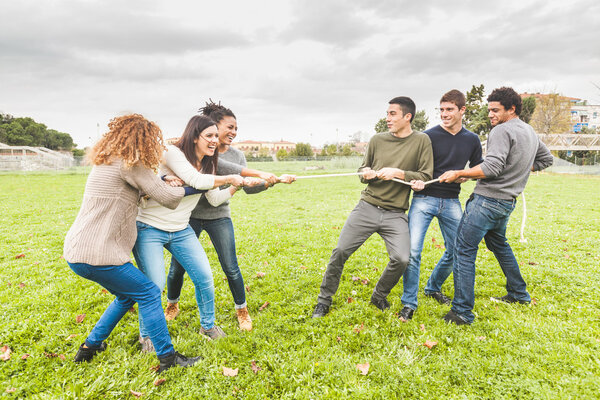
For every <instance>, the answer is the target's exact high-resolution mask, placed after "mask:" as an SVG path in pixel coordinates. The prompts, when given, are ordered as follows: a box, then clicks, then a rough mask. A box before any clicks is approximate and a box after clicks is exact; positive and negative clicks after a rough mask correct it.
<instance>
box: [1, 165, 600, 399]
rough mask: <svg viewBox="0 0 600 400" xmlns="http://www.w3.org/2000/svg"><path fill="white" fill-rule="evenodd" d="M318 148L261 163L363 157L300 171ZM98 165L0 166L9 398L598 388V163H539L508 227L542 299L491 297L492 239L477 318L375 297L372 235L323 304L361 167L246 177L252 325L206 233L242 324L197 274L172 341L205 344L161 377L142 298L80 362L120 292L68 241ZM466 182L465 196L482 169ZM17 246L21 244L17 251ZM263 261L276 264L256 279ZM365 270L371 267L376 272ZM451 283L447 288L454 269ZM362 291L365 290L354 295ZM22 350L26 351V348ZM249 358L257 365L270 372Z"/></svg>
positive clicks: (430, 250)
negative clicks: (212, 315)
mask: <svg viewBox="0 0 600 400" xmlns="http://www.w3.org/2000/svg"><path fill="white" fill-rule="evenodd" d="M306 165H307V163H257V164H252V165H251V167H255V168H261V169H265V170H272V171H273V172H276V173H283V172H287V173H298V174H306V173H313V174H323V173H334V172H344V171H349V170H352V169H353V168H354V167H355V165H343V164H337V165H336V164H335V163H334V162H325V163H323V166H324V168H325V169H324V170H317V171H308V172H303V171H302V169H303V167H304V166H306ZM308 165H316V163H308ZM85 180H86V176H85V175H84V174H18V175H10V174H3V175H1V176H0V187H1V188H2V190H1V191H0V215H1V217H0V218H1V220H0V222H1V223H0V260H1V265H2V267H3V268H2V269H3V278H2V280H1V281H0V343H1V344H3V345H6V346H9V347H10V348H11V349H12V354H11V356H12V357H11V359H10V360H8V361H0V382H2V384H1V386H0V397H2V398H43V399H55V398H107V399H110V398H134V397H133V395H131V394H130V391H131V390H133V391H136V392H142V393H144V395H143V397H142V398H202V397H205V398H249V399H255V398H268V399H271V398H284V399H291V398H297V399H309V398H315V399H316V398H334V399H345V398H352V399H367V398H444V399H446V398H464V399H471V398H481V399H496V398H499V399H514V398H535V399H569V398H573V399H581V398H583V399H585V398H590V399H591V398H597V397H598V393H600V360H599V357H600V356H599V355H598V354H600V351H599V350H600V326H599V325H600V289H599V287H600V273H599V272H598V265H599V264H600V251H599V250H598V243H600V233H599V229H598V227H599V226H600V203H599V202H598V189H600V178H598V177H585V176H561V175H550V174H540V175H539V176H536V175H532V176H531V178H530V181H529V184H528V186H527V189H526V196H527V197H526V200H527V205H528V210H527V216H528V219H527V221H528V223H527V227H526V237H527V239H528V242H527V243H525V244H524V243H520V242H519V228H520V222H521V215H522V204H521V203H520V202H519V204H518V206H517V208H516V210H515V212H514V214H513V216H512V217H511V222H510V224H509V230H508V237H509V241H510V243H511V245H512V246H513V249H514V251H515V254H516V256H517V259H518V260H519V262H520V264H521V268H522V272H523V275H524V277H525V280H526V281H527V283H528V290H529V291H530V293H531V295H532V297H533V298H535V303H536V304H535V305H531V306H521V305H501V304H495V303H492V302H490V301H489V297H490V296H497V295H503V294H505V289H504V283H505V280H504V277H503V275H502V272H501V270H500V268H499V266H498V264H497V262H496V261H495V259H494V257H493V255H492V254H491V253H490V252H488V251H487V250H484V246H482V247H481V249H480V252H479V256H478V259H477V282H476V288H475V294H476V303H475V310H474V311H475V312H476V314H477V319H476V321H475V323H474V324H473V325H471V326H467V327H464V326H462V327H456V326H448V325H446V324H445V323H444V322H443V321H442V320H441V317H442V316H443V315H444V314H445V313H446V312H447V309H448V307H446V306H442V305H439V304H437V303H435V302H434V301H433V300H431V299H429V298H425V297H424V296H423V295H422V294H420V295H419V304H420V307H419V310H418V311H417V312H416V313H415V317H414V319H413V320H412V321H410V322H408V323H401V322H400V321H399V320H398V319H397V317H396V315H395V313H397V312H398V311H399V310H400V308H401V303H400V296H401V293H402V284H401V283H400V284H399V285H398V287H396V288H395V289H394V290H393V291H392V293H391V295H390V297H389V300H390V302H391V304H392V309H391V311H387V312H384V313H382V312H379V311H378V310H376V309H375V308H374V307H372V306H370V305H369V298H370V294H371V291H372V290H373V287H374V285H375V283H376V282H377V279H378V277H379V275H380V273H381V271H382V269H383V268H384V267H385V265H386V263H387V256H386V252H385V247H384V245H383V242H382V240H381V239H380V238H379V237H378V236H376V235H375V236H373V237H372V238H371V239H369V240H368V241H367V242H366V243H365V244H364V245H363V246H362V247H361V248H360V249H359V250H358V251H357V252H356V253H355V254H354V255H353V256H352V257H351V258H350V260H349V261H348V262H347V264H346V268H345V271H344V275H343V276H342V282H341V285H340V288H339V290H338V293H337V295H336V296H335V297H334V303H333V306H332V311H331V313H330V314H329V315H328V316H327V317H325V318H322V319H319V320H312V319H311V318H310V317H309V316H310V313H311V312H312V308H313V307H314V305H315V302H316V298H317V294H318V290H319V285H320V283H321V279H322V275H323V272H324V270H325V266H326V264H327V261H328V259H329V256H330V254H331V250H332V249H333V248H334V247H335V244H336V242H337V239H338V236H339V233H340V229H341V227H342V225H343V224H344V221H345V219H346V217H347V216H348V214H349V212H350V210H351V209H352V208H353V207H354V206H355V204H356V202H357V201H358V198H359V195H360V190H361V188H362V185H361V184H360V183H359V182H358V179H357V178H356V177H342V178H329V179H315V180H302V181H298V182H296V183H294V184H293V185H291V186H288V185H277V186H275V187H274V188H272V189H269V190H268V191H266V192H263V193H260V194H257V195H252V196H248V195H245V194H243V193H240V194H238V195H236V196H235V198H234V200H233V201H232V208H233V213H234V215H233V219H234V224H235V228H236V236H237V246H238V256H239V261H240V265H241V267H242V271H243V273H244V278H245V281H246V285H247V286H248V289H249V293H248V304H249V309H250V313H251V316H252V317H253V320H254V326H255V330H254V331H252V332H249V333H247V332H246V333H242V332H240V331H238V329H237V320H236V319H235V314H234V310H233V301H232V298H231V294H230V292H229V289H228V287H227V283H226V282H225V281H224V279H223V277H224V274H223V273H222V271H221V269H220V267H219V264H218V261H217V259H216V254H215V252H214V249H213V248H212V247H211V245H210V243H209V241H208V239H207V237H206V235H203V236H202V238H201V241H202V244H203V246H204V248H205V249H206V250H207V253H208V255H209V258H210V260H211V265H212V266H213V271H214V276H215V286H216V288H215V292H216V307H217V320H218V323H219V324H221V326H223V328H224V329H225V331H226V332H227V333H228V335H229V336H228V337H227V338H225V339H223V340H220V341H218V342H208V341H206V340H204V339H203V338H202V337H200V335H199V334H198V330H199V328H200V326H199V321H198V315H197V308H196V305H195V298H194V295H193V286H192V284H191V282H190V281H189V279H186V283H185V286H184V291H183V293H182V303H181V306H182V314H180V316H179V317H178V318H177V319H176V320H175V321H173V322H170V323H169V330H170V332H171V335H172V337H173V341H174V344H175V347H176V349H177V350H179V351H180V352H182V353H184V354H189V355H202V356H203V357H204V360H203V361H202V363H201V364H200V365H199V366H196V367H192V368H187V369H181V368H173V369H171V370H169V371H167V372H166V373H164V374H162V375H161V377H163V378H165V379H166V382H165V383H164V384H163V385H161V386H154V384H153V382H154V380H155V379H156V375H155V373H154V372H152V371H151V370H150V367H152V366H153V365H156V364H157V360H156V357H155V356H153V355H149V354H142V353H140V351H139V345H138V344H137V336H138V333H137V316H136V315H135V314H134V313H129V314H128V315H127V316H126V317H125V318H124V319H123V320H122V321H121V323H120V324H119V325H118V326H117V328H116V329H115V331H114V332H113V333H112V335H111V336H110V338H109V339H108V345H109V347H108V350H107V351H105V352H104V353H102V354H100V355H98V356H97V357H96V358H95V359H94V360H93V361H92V362H90V363H86V364H81V365H77V364H75V363H73V362H72V361H71V360H72V358H73V356H74V354H75V352H76V349H77V347H78V346H79V344H80V343H81V342H82V341H83V339H84V338H85V336H86V334H87V333H88V332H89V331H90V330H91V328H92V327H93V325H94V323H95V322H96V321H97V320H98V318H99V317H100V315H101V313H102V312H103V311H104V310H105V308H106V307H107V305H108V304H109V303H110V301H111V300H112V297H111V296H110V295H108V294H103V293H102V290H101V287H100V286H99V285H97V284H95V283H93V282H90V281H87V280H85V279H82V278H80V277H78V276H77V275H75V274H74V273H73V272H71V270H70V269H69V268H68V266H67V265H66V263H65V261H64V260H63V259H62V258H61V254H62V243H63V239H64V236H65V233H66V232H67V230H68V228H69V226H70V224H71V223H72V221H73V220H74V218H75V216H76V214H77V212H78V210H79V206H80V202H81V195H82V193H83V189H84V185H85ZM464 186H465V187H464V195H463V196H462V200H463V203H464V199H465V197H466V195H467V194H468V193H470V192H471V190H472V187H473V183H468V184H465V185H464ZM432 238H435V239H436V243H441V242H442V237H441V234H440V231H439V228H438V227H437V225H436V224H435V223H434V224H432V226H431V228H430V231H429V232H428V235H427V238H426V242H425V243H426V244H425V249H424V251H423V260H422V273H421V288H422V287H423V285H424V284H425V282H426V280H427V278H428V277H429V274H430V273H431V270H432V268H433V266H434V264H435V262H436V261H437V260H438V259H439V257H440V256H441V254H442V252H443V249H440V248H436V247H435V246H434V243H433V242H432V240H431V239H432ZM21 253H23V254H24V255H25V257H23V258H18V259H16V258H15V256H17V255H18V254H21ZM166 257H167V258H168V256H167V255H166ZM258 272H264V273H266V275H265V276H264V277H262V278H257V277H256V275H257V273H258ZM353 276H358V277H360V278H361V279H364V278H368V280H369V282H368V284H366V285H363V284H361V283H360V282H355V281H353V280H352V279H351V278H352V277H353ZM21 283H22V284H23V285H20V284H21ZM445 291H446V292H447V293H448V294H452V292H453V285H452V280H451V279H450V280H449V281H448V282H447V283H446V284H445ZM349 297H352V298H353V300H354V301H353V302H351V303H348V298H349ZM267 301H268V302H269V305H268V306H267V307H266V308H265V309H264V310H263V311H259V307H260V306H261V305H263V304H264V303H265V302H267ZM79 314H85V315H86V316H85V319H84V320H83V322H82V323H77V322H76V316H77V315H79ZM70 335H78V336H76V337H74V338H70ZM426 340H429V341H435V342H437V345H436V346H435V347H433V348H432V349H428V348H427V347H425V346H422V345H421V344H423V343H425V341H426ZM24 354H29V355H30V356H29V358H27V359H25V360H22V359H21V356H23V355H24ZM53 354H56V355H57V356H52V355H53ZM61 355H63V356H64V358H65V359H64V360H63V359H62V358H61ZM253 360H255V362H256V365H258V366H259V367H260V368H261V370H260V371H259V372H258V373H257V374H254V373H253V372H252V368H251V363H252V361H253ZM365 362H369V363H370V371H369V373H368V375H366V376H363V375H361V374H360V373H359V372H358V370H357V369H356V364H359V363H365ZM224 366H225V367H229V368H239V374H238V375H237V376H236V377H225V376H224V375H223V374H222V368H223V367H224ZM7 389H8V390H9V391H10V393H9V392H7V391H6V390H7ZM13 389H14V391H13Z"/></svg>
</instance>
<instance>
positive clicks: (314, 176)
mask: <svg viewBox="0 0 600 400" xmlns="http://www.w3.org/2000/svg"><path fill="white" fill-rule="evenodd" d="M354 175H363V172H350V173H346V174H326V175H304V176H296V179H313V178H331V177H336V176H354ZM391 180H392V181H394V182H398V183H403V184H405V185H408V186H412V185H411V183H410V182H406V181H403V180H402V179H397V178H392V179H391ZM437 181H439V179H432V180H430V181H427V182H425V185H429V184H430V183H433V182H437Z"/></svg>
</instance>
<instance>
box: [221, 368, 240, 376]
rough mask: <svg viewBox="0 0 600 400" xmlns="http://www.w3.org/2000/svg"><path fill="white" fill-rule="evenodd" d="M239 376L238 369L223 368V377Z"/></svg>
mask: <svg viewBox="0 0 600 400" xmlns="http://www.w3.org/2000/svg"><path fill="white" fill-rule="evenodd" d="M237 374H238V368H235V369H233V368H227V367H223V375H225V376H237Z"/></svg>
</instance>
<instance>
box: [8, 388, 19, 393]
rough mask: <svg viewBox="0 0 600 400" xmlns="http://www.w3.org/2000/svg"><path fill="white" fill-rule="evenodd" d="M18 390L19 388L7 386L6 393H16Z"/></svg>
mask: <svg viewBox="0 0 600 400" xmlns="http://www.w3.org/2000/svg"><path fill="white" fill-rule="evenodd" d="M16 391H17V388H6V393H14V392H16Z"/></svg>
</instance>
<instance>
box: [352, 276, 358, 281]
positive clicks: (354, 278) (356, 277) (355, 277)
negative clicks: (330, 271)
mask: <svg viewBox="0 0 600 400" xmlns="http://www.w3.org/2000/svg"><path fill="white" fill-rule="evenodd" d="M356 281H360V278H359V277H358V276H353V277H352V282H356Z"/></svg>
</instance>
